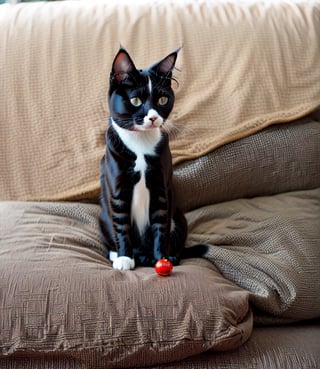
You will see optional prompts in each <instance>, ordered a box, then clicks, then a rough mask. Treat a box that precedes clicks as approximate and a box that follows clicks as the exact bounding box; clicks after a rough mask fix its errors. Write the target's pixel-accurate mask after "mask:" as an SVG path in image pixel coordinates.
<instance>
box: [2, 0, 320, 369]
mask: <svg viewBox="0 0 320 369" xmlns="http://www.w3.org/2000/svg"><path fill="white" fill-rule="evenodd" d="M319 35H320V4H319V2H318V1H316V0H311V1H303V0H295V1H285V0H281V1H268V2H267V1H263V2H262V1H241V2H239V1H235V0H230V1H210V0H200V1H192V0H180V1H171V0H157V1H152V2H151V1H146V0H136V1H130V0H120V1H117V0H110V1H105V2H101V1H100V2H95V1H65V2H53V3H49V2H48V3H46V2H42V3H31V4H19V5H9V4H4V5H0V50H1V53H0V90H1V94H0V173H1V175H0V200H1V201H0V368H1V369H13V368H14V369H16V368H18V369H40V368H41V369H105V368H154V369H156V368H157V369H160V368H161V369H164V368H166V369H168V368H184V369H188V368H190V369H191V368H217V369H227V368H243V369H244V368H245V369H262V368H266V369H271V368H272V369H275V368H277V369H297V368H301V369H302V368H303V369H315V368H320V343H319V342H320V160H319V158H320V145H319V142H320V114H319V107H320V83H319V81H320V42H319V37H320V36H319ZM120 44H122V45H123V46H124V47H125V48H126V49H127V50H128V51H129V52H130V54H131V55H132V56H133V57H134V60H135V61H136V64H137V66H141V67H144V66H147V65H149V64H150V63H152V62H154V61H156V60H158V59H160V58H161V57H163V56H164V55H167V54H168V53H169V52H171V51H172V50H174V49H176V48H177V47H182V49H181V52H180V53H179V57H178V61H177V65H176V67H177V68H176V70H175V73H174V75H175V78H176V81H177V82H176V83H174V89H175V94H176V104H175V107H174V110H173V112H172V114H171V117H170V119H169V120H168V121H167V122H166V126H167V129H168V130H169V132H170V147H171V151H172V155H173V164H174V185H175V191H176V198H177V202H178V204H179V206H180V207H181V208H182V209H183V211H184V212H185V214H186V218H187V221H188V226H189V234H188V240H187V245H186V247H190V246H192V245H195V244H197V243H205V244H207V245H208V246H209V247H208V252H207V253H206V254H205V255H204V256H203V257H202V258H193V259H186V260H182V262H181V264H180V265H179V266H176V267H174V269H173V273H172V275H171V276H170V277H160V276H158V275H157V274H156V273H155V271H154V269H153V268H142V267H141V268H136V269H135V270H134V271H129V272H121V271H118V270H113V269H112V266H111V263H110V261H109V260H108V259H107V258H106V251H107V250H105V249H104V247H103V245H102V244H101V242H100V241H99V230H98V217H99V213H100V206H99V201H98V200H99V193H100V187H99V162H100V159H101V157H102V155H103V153H104V148H105V141H104V133H105V130H106V127H107V124H108V123H107V122H108V107H107V101H106V93H107V89H108V77H109V72H110V67H111V62H112V59H113V56H114V55H115V53H116V52H117V50H118V48H119V45H120Z"/></svg>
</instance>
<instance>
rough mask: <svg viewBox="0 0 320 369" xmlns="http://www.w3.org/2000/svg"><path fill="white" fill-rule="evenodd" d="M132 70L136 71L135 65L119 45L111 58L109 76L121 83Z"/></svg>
mask: <svg viewBox="0 0 320 369" xmlns="http://www.w3.org/2000/svg"><path fill="white" fill-rule="evenodd" d="M134 71H136V67H135V65H134V63H133V61H132V59H131V57H130V55H129V54H128V52H127V51H126V50H125V49H124V48H123V47H121V48H120V50H119V51H118V53H117V55H116V56H115V58H114V60H113V64H112V71H111V78H112V79H114V80H116V81H117V82H118V83H121V82H122V81H124V80H125V79H127V78H128V76H129V74H130V73H133V72H134Z"/></svg>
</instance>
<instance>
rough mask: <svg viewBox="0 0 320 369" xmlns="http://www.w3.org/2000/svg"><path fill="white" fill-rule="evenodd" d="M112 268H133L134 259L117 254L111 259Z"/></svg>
mask: <svg viewBox="0 0 320 369" xmlns="http://www.w3.org/2000/svg"><path fill="white" fill-rule="evenodd" d="M112 266H113V269H117V270H130V269H134V267H135V264H134V259H131V258H128V256H119V257H118V258H116V259H115V260H114V261H113V265H112Z"/></svg>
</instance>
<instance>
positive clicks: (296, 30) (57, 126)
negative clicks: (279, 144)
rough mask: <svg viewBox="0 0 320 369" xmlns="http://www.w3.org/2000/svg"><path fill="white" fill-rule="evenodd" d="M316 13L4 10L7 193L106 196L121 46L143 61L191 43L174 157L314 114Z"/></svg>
mask: <svg viewBox="0 0 320 369" xmlns="http://www.w3.org/2000/svg"><path fill="white" fill-rule="evenodd" d="M297 4H298V5H297ZM128 15H130V17H129V16H128ZM319 16H320V7H319V2H318V1H317V0H312V1H297V2H294V3H290V2H288V1H277V2H275V1H273V2H259V3H255V2H237V1H228V2H213V1H209V0H207V1H201V2H195V1H193V0H185V1H177V2H172V1H165V0H159V1H157V2H146V1H143V0H138V1H134V2H130V1H125V2H118V1H116V0H114V1H108V2H107V3H105V4H96V3H94V2H92V3H91V2H53V3H36V4H22V5H17V6H11V5H8V4H7V5H2V6H1V8H0V23H1V33H0V49H1V50H5V52H2V53H0V65H1V70H0V86H1V89H2V90H3V91H5V93H2V94H1V96H0V173H1V176H0V199H10V200H18V199H20V200H21V199H24V200H39V199H40V200H61V199H75V198H84V197H88V196H91V195H92V196H93V195H96V194H97V193H98V192H99V162H100V158H101V157H102V155H103V152H104V144H105V143H104V131H105V129H106V126H107V117H108V109H107V104H106V94H107V89H108V76H109V71H110V68H111V63H112V59H113V57H114V55H115V53H116V52H117V50H118V48H119V45H120V43H121V44H123V45H124V46H125V47H126V48H127V49H128V51H129V52H130V53H131V55H132V56H133V58H134V60H135V62H136V64H137V66H138V67H144V66H147V65H149V64H150V63H153V62H154V61H156V60H158V59H160V58H161V57H163V56H164V55H167V54H168V53H169V52H171V51H172V50H173V49H176V48H177V47H179V46H182V45H183V48H182V50H181V52H180V54H179V57H178V61H177V71H176V72H175V77H176V78H177V79H178V81H179V84H178V85H176V84H175V83H174V86H175V89H176V96H177V99H176V104H175V108H174V111H173V113H172V115H171V120H172V124H173V126H174V128H173V129H172V136H173V139H172V141H171V148H172V152H173V159H174V163H180V162H181V161H182V160H187V159H194V158H197V157H199V156H201V155H204V154H206V153H208V152H210V151H212V150H213V149H215V148H217V147H219V146H221V145H223V144H225V143H227V142H231V141H234V140H237V139H239V138H242V137H246V136H247V135H249V134H252V133H254V132H257V131H260V130H261V129H262V128H265V127H267V126H269V125H271V124H273V123H281V122H289V121H292V120H293V119H297V118H299V117H301V116H304V115H306V114H307V113H309V112H310V111H311V110H313V109H315V108H316V107H317V106H319V104H320V84H319V83H317V81H319V80H320V68H317V67H316V66H317V61H318V60H320V46H319V38H318V35H319V34H320V22H318V19H319ZM190 29H192V32H190ZM124 30H125V32H124ZM146 30H147V31H146ZM168 125H169V126H170V124H169V122H168Z"/></svg>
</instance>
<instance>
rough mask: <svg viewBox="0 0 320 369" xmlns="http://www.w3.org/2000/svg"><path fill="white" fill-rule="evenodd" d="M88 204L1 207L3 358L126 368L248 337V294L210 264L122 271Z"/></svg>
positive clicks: (232, 343)
mask: <svg viewBox="0 0 320 369" xmlns="http://www.w3.org/2000/svg"><path fill="white" fill-rule="evenodd" d="M99 212H100V208H99V206H97V205H89V204H78V203H75V204H66V203H39V204H36V203H21V202H20V203H19V202H18V203H16V202H3V203H1V204H0V225H1V229H0V296H1V300H0V319H1V320H0V354H1V355H2V356H3V355H8V354H19V353H22V354H23V353H25V354H28V353H29V354H30V353H32V352H37V353H42V354H45V353H46V352H47V351H50V352H51V353H55V354H60V355H61V358H71V359H74V360H81V361H85V363H90V365H91V366H89V367H91V368H94V369H97V368H106V367H108V368H123V367H127V366H134V365H136V366H137V365H144V366H146V365H155V364H159V363H165V362H171V361H175V360H182V359H184V358H186V357H188V356H191V355H196V354H199V353H202V352H204V351H207V350H215V351H216V350H219V351H221V350H231V349H234V348H236V347H238V346H240V345H241V344H243V343H244V342H245V341H246V340H247V339H248V337H249V336H250V334H251V331H252V321H253V319H252V314H251V310H250V308H249V301H248V299H249V293H248V292H247V291H245V290H243V289H241V288H239V287H237V286H236V285H234V284H233V283H232V282H229V281H227V280H226V279H225V278H224V277H222V276H221V274H220V273H219V272H218V271H217V270H216V268H215V267H214V266H213V265H212V263H210V262H209V261H206V260H201V259H199V260H197V259H190V260H188V261H185V262H184V263H183V264H182V265H180V266H177V267H175V268H174V271H173V274H172V275H171V276H170V277H167V278H165V277H160V276H158V275H157V274H156V273H155V271H154V270H153V268H137V269H136V270H134V271H129V272H120V271H118V270H114V269H112V267H111V265H110V262H109V260H107V259H106V258H105V257H104V253H105V250H103V249H102V246H101V244H100V242H99V238H98V215H99Z"/></svg>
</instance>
